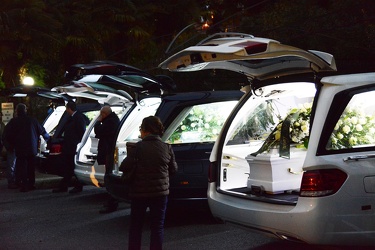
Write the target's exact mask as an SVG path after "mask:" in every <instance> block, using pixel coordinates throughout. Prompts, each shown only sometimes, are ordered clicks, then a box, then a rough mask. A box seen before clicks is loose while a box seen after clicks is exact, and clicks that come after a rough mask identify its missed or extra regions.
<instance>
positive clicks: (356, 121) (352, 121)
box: [350, 117, 358, 125]
mask: <svg viewBox="0 0 375 250" xmlns="http://www.w3.org/2000/svg"><path fill="white" fill-rule="evenodd" d="M350 122H351V123H353V124H354V125H355V124H357V123H358V118H357V117H352V118H350Z"/></svg>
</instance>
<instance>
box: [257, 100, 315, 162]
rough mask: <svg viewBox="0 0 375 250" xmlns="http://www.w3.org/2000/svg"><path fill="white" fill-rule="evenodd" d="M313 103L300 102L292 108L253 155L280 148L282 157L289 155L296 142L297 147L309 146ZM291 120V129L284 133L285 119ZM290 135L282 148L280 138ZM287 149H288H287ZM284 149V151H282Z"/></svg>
mask: <svg viewBox="0 0 375 250" xmlns="http://www.w3.org/2000/svg"><path fill="white" fill-rule="evenodd" d="M311 108H312V103H304V104H299V105H298V107H296V108H292V109H291V110H290V111H289V112H288V114H287V116H286V117H285V119H284V120H281V121H280V122H279V123H278V125H277V126H276V128H275V129H274V130H273V131H272V133H271V134H270V135H269V136H268V137H267V139H266V140H265V142H264V143H263V145H262V147H261V148H260V149H259V150H258V151H257V152H255V153H252V155H253V156H256V155H257V154H259V153H262V152H265V151H269V150H270V149H272V148H279V153H280V156H281V157H284V156H285V157H287V158H288V157H289V147H290V144H294V146H295V147H296V148H307V144H308V141H309V135H310V116H311ZM287 120H288V121H289V130H287V131H286V133H285V131H284V133H285V134H284V135H282V133H283V131H282V127H283V124H284V122H285V121H287ZM283 136H284V137H285V136H286V137H289V143H287V145H284V147H285V148H284V150H280V147H279V146H280V145H281V144H280V140H282V137H283ZM285 149H286V151H285ZM281 151H283V152H281Z"/></svg>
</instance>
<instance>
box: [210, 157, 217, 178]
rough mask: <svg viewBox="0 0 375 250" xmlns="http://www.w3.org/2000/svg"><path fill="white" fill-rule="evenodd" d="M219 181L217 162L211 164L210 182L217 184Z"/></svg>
mask: <svg viewBox="0 0 375 250" xmlns="http://www.w3.org/2000/svg"><path fill="white" fill-rule="evenodd" d="M216 179H217V164H216V162H210V165H209V166H208V182H215V181H216Z"/></svg>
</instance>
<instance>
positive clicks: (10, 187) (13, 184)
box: [8, 183, 19, 189]
mask: <svg viewBox="0 0 375 250" xmlns="http://www.w3.org/2000/svg"><path fill="white" fill-rule="evenodd" d="M18 188H19V186H18V185H17V184H16V183H10V184H8V189H18Z"/></svg>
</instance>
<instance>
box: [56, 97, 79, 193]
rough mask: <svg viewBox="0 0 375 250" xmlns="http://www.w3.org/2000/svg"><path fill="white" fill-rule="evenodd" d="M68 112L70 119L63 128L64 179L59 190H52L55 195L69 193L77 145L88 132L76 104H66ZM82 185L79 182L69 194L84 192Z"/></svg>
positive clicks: (70, 102) (71, 102)
mask: <svg viewBox="0 0 375 250" xmlns="http://www.w3.org/2000/svg"><path fill="white" fill-rule="evenodd" d="M66 112H67V113H68V114H69V116H70V117H69V119H68V121H67V122H66V124H65V126H64V128H63V138H64V139H63V144H62V150H61V156H62V161H63V165H64V170H63V178H62V180H61V181H60V185H59V187H58V188H55V189H53V190H52V192H53V193H61V192H67V191H68V187H69V185H70V182H71V180H72V177H73V176H74V168H75V164H74V157H75V155H76V150H77V144H78V143H79V142H80V141H81V140H82V136H83V134H84V133H85V130H86V118H85V115H84V114H82V113H81V112H79V111H77V106H76V103H75V102H73V101H69V102H68V103H67V104H66ZM82 188H83V186H82V184H81V183H80V182H79V181H78V180H77V181H76V182H75V183H74V187H73V189H72V190H70V191H69V193H71V194H74V193H79V192H82Z"/></svg>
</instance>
